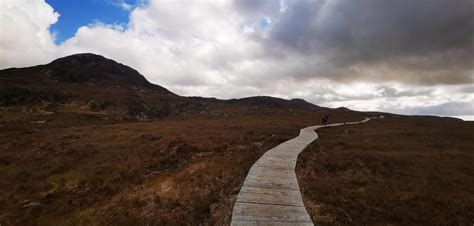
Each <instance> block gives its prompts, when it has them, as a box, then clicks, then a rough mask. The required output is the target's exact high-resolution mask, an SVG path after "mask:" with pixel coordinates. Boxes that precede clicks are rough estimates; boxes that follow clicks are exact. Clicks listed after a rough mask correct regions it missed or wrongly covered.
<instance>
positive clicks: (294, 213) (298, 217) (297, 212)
mask: <svg viewBox="0 0 474 226" xmlns="http://www.w3.org/2000/svg"><path fill="white" fill-rule="evenodd" d="M232 219H233V220H234V219H235V220H247V221H248V220H250V221H252V220H257V221H297V222H308V223H311V222H312V221H311V218H310V217H309V215H308V213H307V212H306V209H305V208H304V207H301V206H283V205H271V204H256V203H243V202H236V203H235V205H234V215H233V216H232Z"/></svg>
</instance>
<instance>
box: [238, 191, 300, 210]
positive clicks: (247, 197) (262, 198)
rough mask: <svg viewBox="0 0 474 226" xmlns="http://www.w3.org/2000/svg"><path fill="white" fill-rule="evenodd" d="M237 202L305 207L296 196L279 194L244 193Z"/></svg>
mask: <svg viewBox="0 0 474 226" xmlns="http://www.w3.org/2000/svg"><path fill="white" fill-rule="evenodd" d="M237 202H250V203H260V204H274V205H285V206H301V207H304V205H303V201H302V200H301V199H299V198H298V197H295V196H284V195H278V194H261V193H247V192H243V193H242V194H240V195H239V197H238V198H237Z"/></svg>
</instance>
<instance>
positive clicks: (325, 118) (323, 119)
mask: <svg viewBox="0 0 474 226" xmlns="http://www.w3.org/2000/svg"><path fill="white" fill-rule="evenodd" d="M328 121H329V114H328V113H327V112H323V113H322V115H321V123H322V124H323V125H327V124H328Z"/></svg>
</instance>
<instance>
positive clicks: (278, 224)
mask: <svg viewBox="0 0 474 226" xmlns="http://www.w3.org/2000/svg"><path fill="white" fill-rule="evenodd" d="M231 225H233V226H312V225H313V223H308V222H295V221H244V220H235V221H232V224H231Z"/></svg>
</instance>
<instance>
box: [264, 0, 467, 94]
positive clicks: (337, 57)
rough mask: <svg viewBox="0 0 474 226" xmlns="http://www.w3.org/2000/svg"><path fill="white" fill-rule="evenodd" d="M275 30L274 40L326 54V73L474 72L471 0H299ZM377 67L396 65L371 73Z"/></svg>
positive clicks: (432, 80)
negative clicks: (384, 71)
mask: <svg viewBox="0 0 474 226" xmlns="http://www.w3.org/2000/svg"><path fill="white" fill-rule="evenodd" d="M269 33H270V34H269V38H268V39H269V40H268V41H269V42H268V43H267V44H268V46H269V48H271V49H274V48H275V46H279V48H280V50H281V51H288V52H296V53H300V54H304V55H306V56H308V57H314V56H318V57H323V58H325V59H326V61H327V62H328V64H326V65H324V70H323V71H324V73H325V74H326V75H323V76H333V77H334V79H339V80H340V79H342V80H346V79H348V80H351V79H359V78H360V77H362V78H369V79H371V80H400V81H402V82H407V83H410V82H414V83H416V84H423V85H435V84H463V83H469V82H472V79H473V62H474V1H472V0H436V1H431V0H416V1H413V0H357V1H349V0H332V1H323V0H319V1H294V2H291V3H290V4H289V6H288V9H287V10H286V12H285V13H283V14H282V15H281V16H280V18H279V19H277V20H276V21H275V22H274V24H273V26H272V27H271V30H270V31H269ZM317 67H318V68H319V69H321V68H322V66H321V65H317ZM377 67H383V68H384V69H386V70H389V71H390V72H392V73H387V74H379V75H373V74H372V75H368V74H369V73H367V70H372V69H374V68H375V69H377ZM354 68H356V69H357V70H356V71H354ZM349 69H350V70H349ZM357 71H358V72H359V73H357ZM313 72H314V73H316V72H317V71H315V70H313V68H311V70H308V71H307V73H306V74H304V76H314V73H313Z"/></svg>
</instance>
